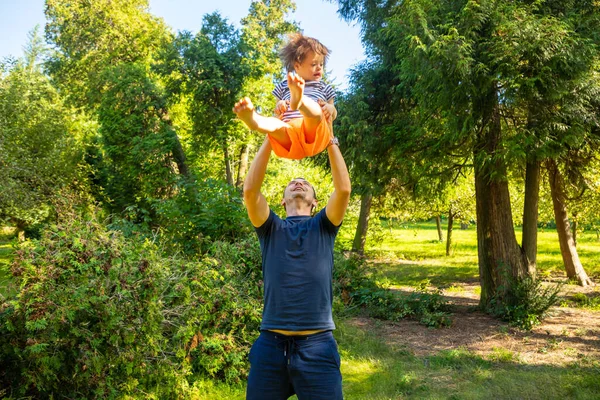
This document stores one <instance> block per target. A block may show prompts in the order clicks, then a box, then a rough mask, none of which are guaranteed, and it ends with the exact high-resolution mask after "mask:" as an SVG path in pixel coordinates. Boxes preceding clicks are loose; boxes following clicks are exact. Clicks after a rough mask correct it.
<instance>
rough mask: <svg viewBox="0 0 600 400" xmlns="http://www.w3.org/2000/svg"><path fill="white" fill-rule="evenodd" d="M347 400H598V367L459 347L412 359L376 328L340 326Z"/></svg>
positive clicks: (405, 350) (339, 324)
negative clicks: (502, 357) (495, 356)
mask: <svg viewBox="0 0 600 400" xmlns="http://www.w3.org/2000/svg"><path fill="white" fill-rule="evenodd" d="M336 337H337V339H338V342H339V344H340V351H341V354H342V358H343V362H342V373H343V376H344V394H345V398H347V399H390V398H393V399H422V398H428V399H490V398H496V399H540V398H544V399H565V398H577V399H597V398H598V397H597V396H598V393H600V379H599V378H600V363H597V362H596V363H595V364H594V363H591V364H590V365H582V364H573V365H569V366H553V365H545V366H539V365H527V364H521V363H518V362H515V361H514V360H509V361H508V362H503V361H498V360H494V361H492V360H487V359H484V358H483V357H481V356H479V355H476V354H474V353H471V352H469V351H467V350H464V349H463V348H456V349H452V350H442V351H439V352H436V353H435V354H434V355H431V356H415V355H413V354H411V352H410V351H408V350H407V349H406V348H402V347H397V348H393V347H390V346H387V345H385V344H384V343H383V342H382V335H381V331H380V330H379V329H378V328H377V327H376V326H375V327H365V328H358V327H354V326H351V325H350V324H347V323H344V322H342V323H338V331H337V332H336Z"/></svg>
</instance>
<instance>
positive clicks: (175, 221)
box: [153, 178, 252, 254]
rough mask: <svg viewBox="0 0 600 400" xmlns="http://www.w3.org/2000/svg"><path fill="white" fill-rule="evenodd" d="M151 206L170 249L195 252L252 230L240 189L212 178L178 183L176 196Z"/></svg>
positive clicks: (242, 236)
mask: <svg viewBox="0 0 600 400" xmlns="http://www.w3.org/2000/svg"><path fill="white" fill-rule="evenodd" d="M153 209H154V210H155V212H156V215H157V217H156V221H155V223H156V224H158V226H160V234H161V237H162V242H163V243H165V246H167V247H168V248H170V249H171V250H172V251H174V250H183V251H184V252H186V253H191V254H194V253H195V254H197V253H198V252H204V251H206V250H207V248H208V247H210V246H211V243H212V242H214V241H221V240H223V241H239V240H241V239H242V238H245V237H248V235H249V234H250V233H251V232H252V231H251V224H250V222H249V220H248V216H247V214H246V209H245V208H244V205H243V202H242V196H241V195H240V193H239V191H238V190H237V189H236V188H234V187H232V186H231V185H228V184H227V183H226V182H223V181H220V180H216V179H212V178H205V179H202V180H198V181H197V182H195V183H187V184H183V185H180V186H179V192H178V194H177V196H175V197H173V198H170V199H165V200H158V201H155V202H154V203H153Z"/></svg>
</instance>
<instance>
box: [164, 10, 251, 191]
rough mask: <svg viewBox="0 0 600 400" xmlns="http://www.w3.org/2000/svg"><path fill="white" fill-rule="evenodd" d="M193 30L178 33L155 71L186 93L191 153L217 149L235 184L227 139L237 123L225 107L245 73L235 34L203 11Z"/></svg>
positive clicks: (196, 154) (224, 22) (217, 16)
mask: <svg viewBox="0 0 600 400" xmlns="http://www.w3.org/2000/svg"><path fill="white" fill-rule="evenodd" d="M202 21H203V22H202V29H201V30H200V32H199V33H198V34H197V35H192V34H191V33H190V32H181V33H180V34H179V35H178V36H177V38H176V39H175V41H174V42H173V44H172V47H171V48H170V49H169V50H168V51H167V53H166V54H165V56H164V57H163V58H164V60H163V66H162V67H161V69H160V71H161V72H162V73H163V74H164V75H165V76H166V77H167V81H168V83H167V86H168V89H169V92H170V96H172V97H179V96H182V95H184V96H189V97H190V100H191V103H190V105H189V107H188V108H187V110H188V112H189V115H190V119H191V121H192V124H193V128H192V140H191V148H190V150H191V155H192V158H193V159H198V158H199V157H201V156H202V153H205V152H208V151H215V150H220V151H221V152H222V153H221V154H222V157H223V166H224V172H225V173H224V176H225V177H226V180H227V182H228V183H229V184H231V185H233V184H234V174H233V165H232V158H233V157H232V152H231V144H230V142H231V140H232V138H235V137H237V136H239V135H240V132H241V129H242V128H241V126H240V125H239V124H238V123H237V122H236V121H235V120H234V118H233V115H232V113H231V112H230V110H231V107H232V105H233V104H234V103H235V101H236V100H237V98H238V97H239V95H240V90H241V87H242V85H243V82H244V79H245V77H246V76H247V74H248V70H247V68H246V67H245V66H244V64H243V63H242V60H243V53H242V47H241V42H240V37H239V36H240V35H239V32H238V30H237V29H235V28H234V26H233V25H230V24H229V23H228V22H227V20H226V19H224V18H222V17H221V16H220V14H219V13H213V14H208V15H205V16H204V18H203V20H202Z"/></svg>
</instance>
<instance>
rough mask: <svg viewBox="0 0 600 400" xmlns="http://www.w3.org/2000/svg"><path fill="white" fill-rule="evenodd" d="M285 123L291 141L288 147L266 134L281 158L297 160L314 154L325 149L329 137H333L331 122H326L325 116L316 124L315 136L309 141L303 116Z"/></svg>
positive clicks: (329, 139)
mask: <svg viewBox="0 0 600 400" xmlns="http://www.w3.org/2000/svg"><path fill="white" fill-rule="evenodd" d="M287 124H288V125H289V127H288V128H286V130H285V131H286V133H287V135H288V136H289V138H290V140H291V142H292V145H291V146H290V148H289V149H287V148H285V147H283V146H282V145H281V144H280V143H279V142H278V141H277V139H275V138H273V137H272V136H271V135H268V136H269V141H270V142H271V147H273V151H274V152H275V154H276V155H277V156H279V157H282V158H290V159H292V160H299V159H301V158H304V157H311V156H314V155H316V154H319V153H320V152H322V151H323V150H325V149H326V148H327V146H328V145H329V142H330V141H331V138H333V129H332V127H331V124H330V123H328V122H327V121H326V120H325V118H323V119H322V120H321V123H320V124H319V125H318V126H317V130H316V132H315V137H314V140H312V141H310V138H307V137H306V136H307V135H306V129H305V127H304V118H294V119H292V120H289V121H288V122H287Z"/></svg>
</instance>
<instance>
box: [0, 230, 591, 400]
mask: <svg viewBox="0 0 600 400" xmlns="http://www.w3.org/2000/svg"><path fill="white" fill-rule="evenodd" d="M380 234H381V235H382V236H380V240H378V241H377V243H378V244H377V245H376V246H374V245H370V244H368V251H367V258H368V260H369V263H370V264H371V266H372V267H373V270H374V274H375V276H376V279H377V280H378V281H379V282H380V283H381V284H382V285H383V286H385V287H388V288H390V289H392V290H394V291H397V292H410V291H413V290H415V288H416V287H417V286H418V285H420V284H422V282H424V281H425V282H427V285H428V286H429V287H431V288H437V289H441V290H442V293H443V294H444V296H445V298H446V299H447V300H448V302H449V303H450V304H451V305H452V313H453V314H452V321H453V322H452V325H451V326H450V327H446V328H438V329H434V328H428V327H426V326H424V325H421V324H419V322H417V321H414V320H410V319H406V320H401V321H397V322H392V321H385V320H378V319H373V318H369V317H367V316H364V315H360V314H359V315H353V316H351V317H344V318H338V320H337V321H336V323H337V326H338V329H337V330H336V331H335V336H336V339H337V341H338V344H339V348H340V353H341V356H342V374H343V377H344V395H345V398H346V399H374V400H375V399H381V400H383V399H490V398H495V399H598V398H600V285H598V286H593V287H588V288H582V287H579V286H577V285H574V284H569V283H566V284H564V285H563V286H562V289H561V296H560V301H559V303H558V304H557V305H556V306H554V307H552V308H551V310H550V314H549V315H548V317H547V318H546V319H544V320H543V322H542V323H541V324H540V325H537V326H535V327H534V328H533V329H532V330H530V331H525V330H520V329H517V328H515V327H512V326H510V325H508V324H507V323H506V322H503V321H500V320H498V319H495V318H493V317H491V316H489V315H487V314H485V313H483V312H481V311H480V310H479V309H478V307H477V305H478V302H479V292H480V287H479V281H478V269H477V251H476V246H475V243H476V239H475V228H474V227H470V228H468V229H466V230H456V231H455V232H454V245H453V254H452V255H451V256H449V257H446V256H445V243H440V242H439V241H438V240H437V231H436V230H435V225H434V224H432V223H419V224H393V225H391V226H387V227H384V228H383V230H382V231H381V232H380ZM517 236H519V233H518V235H517ZM578 242H579V243H578V251H579V254H580V257H581V259H582V262H583V264H584V267H585V268H586V271H587V272H588V274H589V275H590V276H591V277H592V279H593V280H594V281H596V282H600V242H599V241H598V240H597V237H596V235H595V234H593V233H587V234H586V233H585V232H584V234H583V235H580V237H579V239H578ZM11 249H12V247H11V245H10V243H9V241H8V240H4V241H3V242H2V243H0V288H1V287H3V286H4V284H3V282H5V281H6V279H10V278H9V277H8V272H7V266H8V263H9V260H10V254H11ZM538 272H539V275H540V276H541V277H542V278H543V279H544V280H545V281H547V282H548V284H555V283H557V282H564V281H565V275H564V272H563V270H562V261H561V258H560V252H559V250H558V242H557V238H556V232H555V231H554V230H552V229H548V230H542V231H540V234H539V258H538ZM196 389H197V391H196V392H197V396H198V398H199V399H215V400H216V399H243V398H244V386H243V385H240V386H235V387H231V386H225V385H222V384H214V383H212V382H210V381H201V382H197V385H196Z"/></svg>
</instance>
